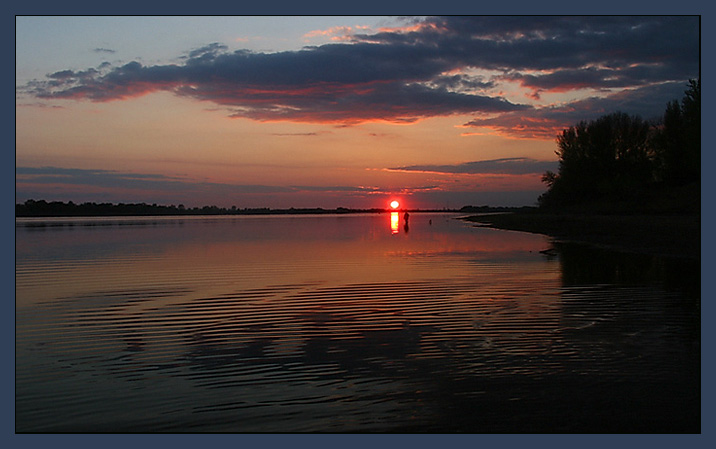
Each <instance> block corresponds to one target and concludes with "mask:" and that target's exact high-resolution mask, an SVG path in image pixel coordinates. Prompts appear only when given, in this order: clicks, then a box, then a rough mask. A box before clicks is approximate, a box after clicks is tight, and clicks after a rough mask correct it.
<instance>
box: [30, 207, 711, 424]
mask: <svg viewBox="0 0 716 449" xmlns="http://www.w3.org/2000/svg"><path fill="white" fill-rule="evenodd" d="M399 221H401V222H400V223H399V226H396V223H395V217H392V216H390V215H389V214H379V215H378V214H377V215H340V216H258V217H192V218H141V219H138V218H132V219H129V218H128V219H118V218H115V219H107V218H105V219H99V218H98V219H57V220H51V221H42V220H18V221H17V224H16V255H17V256H16V295H17V297H16V429H17V431H19V432H57V431H59V432H622V431H624V432H699V429H700V412H699V409H700V386H699V385H700V375H699V371H700V355H699V354H700V344H699V342H700V327H699V326H700V325H699V322H700V307H699V304H700V292H699V291H698V285H699V278H698V272H699V264H698V261H690V262H689V261H677V262H671V261H665V260H662V259H657V258H654V257H648V256H630V257H626V256H624V255H617V254H615V253H610V252H605V251H596V250H590V249H587V248H580V247H575V246H570V245H556V246H555V247H553V245H552V244H551V243H550V242H549V240H548V239H547V238H545V237H542V236H538V235H531V234H525V233H515V232H505V231H496V230H491V229H486V228H475V227H472V226H470V225H468V224H466V223H463V222H461V221H459V220H455V219H454V217H453V216H450V215H442V214H412V215H411V217H410V223H409V224H410V226H409V227H408V226H404V223H403V222H402V218H400V217H399ZM545 250H548V251H545Z"/></svg>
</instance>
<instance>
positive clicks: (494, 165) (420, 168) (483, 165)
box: [388, 158, 557, 175]
mask: <svg viewBox="0 0 716 449" xmlns="http://www.w3.org/2000/svg"><path fill="white" fill-rule="evenodd" d="M556 165H557V164H556V162H550V161H537V160H534V159H529V158H503V159H493V160H488V161H474V162H464V163H462V164H454V165H409V166H404V167H393V168H389V169H388V170H390V171H404V172H422V173H440V174H473V175H475V174H483V175H484V174H494V175H528V174H542V173H544V172H545V171H547V170H555V168H556Z"/></svg>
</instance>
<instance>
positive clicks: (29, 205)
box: [15, 200, 529, 218]
mask: <svg viewBox="0 0 716 449" xmlns="http://www.w3.org/2000/svg"><path fill="white" fill-rule="evenodd" d="M522 209H529V208H514V207H491V206H478V207H475V206H464V207H462V208H461V209H447V208H446V209H396V210H393V209H387V208H371V209H350V208H346V207H338V208H335V209H324V208H321V207H314V208H294V207H291V208H288V209H271V208H268V207H256V208H237V207H236V206H232V207H231V208H224V207H218V206H203V207H191V208H188V207H185V206H184V205H182V204H180V205H178V206H175V205H173V204H172V205H170V206H165V205H157V204H146V203H118V204H113V203H90V202H88V203H82V204H75V203H73V202H72V201H69V202H66V203H65V202H61V201H52V202H48V201H45V200H39V201H36V200H27V201H25V202H24V203H18V204H15V217H16V218H32V217H36V218H60V217H142V216H191V215H283V214H313V215H320V214H365V213H385V212H395V211H399V212H405V211H408V212H421V213H496V212H510V211H516V210H522Z"/></svg>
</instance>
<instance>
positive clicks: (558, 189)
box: [540, 112, 651, 206]
mask: <svg viewBox="0 0 716 449" xmlns="http://www.w3.org/2000/svg"><path fill="white" fill-rule="evenodd" d="M649 133H650V125H649V124H648V123H647V122H645V121H644V120H642V119H641V118H640V117H638V116H630V115H627V114H625V113H623V112H615V113H613V114H609V115H605V116H602V117H600V118H598V119H597V120H594V121H591V122H584V121H582V122H580V123H578V124H577V125H575V126H571V127H569V128H568V129H565V130H564V131H562V134H560V135H559V137H558V138H557V148H558V149H557V151H556V153H557V156H558V157H559V172H558V173H552V172H547V173H545V175H544V176H543V178H542V180H543V181H544V182H545V183H546V184H547V185H548V186H549V187H550V189H549V191H548V192H547V193H546V194H545V195H543V196H542V197H540V204H541V205H543V206H568V205H573V204H577V203H584V202H592V201H595V200H601V199H609V198H624V197H625V196H634V195H635V194H638V193H639V192H640V191H641V190H642V189H643V188H644V186H645V185H646V184H648V183H649V182H650V180H651V162H650V158H649V145H648V141H649Z"/></svg>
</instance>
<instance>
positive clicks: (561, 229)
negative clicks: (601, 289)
mask: <svg viewBox="0 0 716 449" xmlns="http://www.w3.org/2000/svg"><path fill="white" fill-rule="evenodd" d="M462 219H463V220H466V221H469V222H472V223H478V224H480V225H482V226H487V227H491V228H495V229H502V230H510V231H522V232H530V233H535V234H543V235H547V236H549V237H552V238H553V239H555V240H557V241H569V242H575V243H582V244H588V245H592V246H599V247H604V248H610V249H614V250H618V251H626V252H638V253H647V254H653V255H660V256H671V257H686V258H690V259H700V257H701V216H700V214H681V215H656V214H655V215H651V214H634V215H627V214H619V215H607V214H603V215H590V214H569V213H564V214H560V213H544V212H540V211H530V212H514V213H509V212H508V213H501V214H489V215H471V216H467V217H463V218H462Z"/></svg>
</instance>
